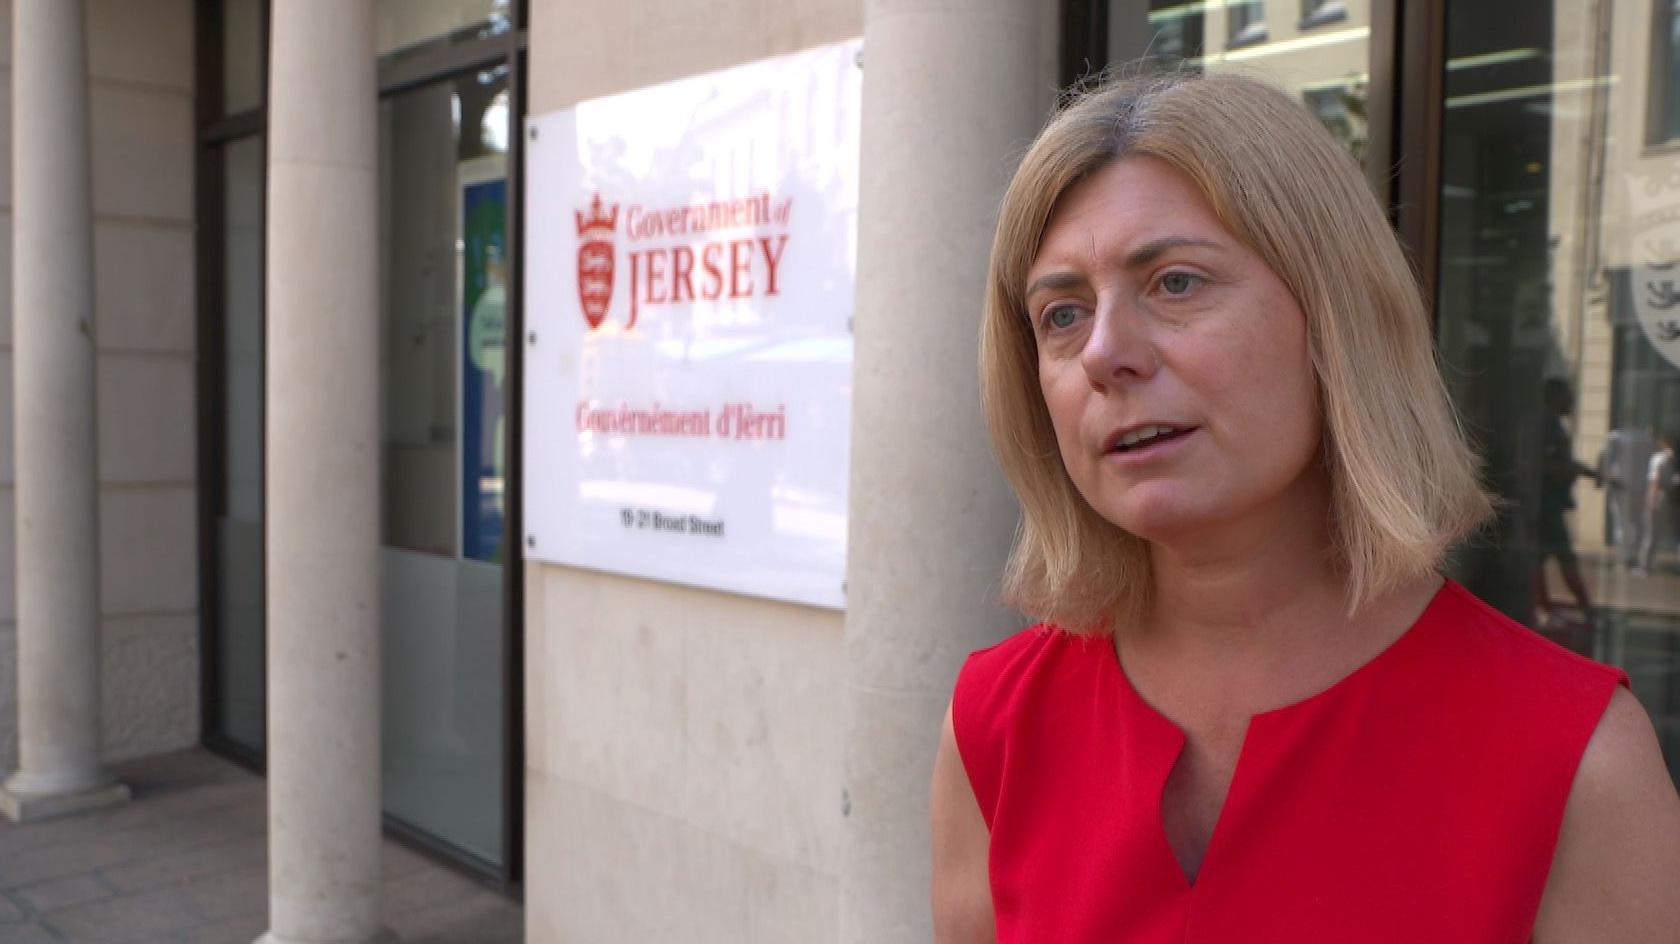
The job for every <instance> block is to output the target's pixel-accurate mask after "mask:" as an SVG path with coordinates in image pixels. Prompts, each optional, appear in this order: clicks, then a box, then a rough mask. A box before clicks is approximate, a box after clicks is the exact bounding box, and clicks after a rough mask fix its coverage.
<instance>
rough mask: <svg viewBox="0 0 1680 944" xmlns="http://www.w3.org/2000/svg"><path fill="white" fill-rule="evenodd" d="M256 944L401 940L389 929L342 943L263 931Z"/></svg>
mask: <svg viewBox="0 0 1680 944" xmlns="http://www.w3.org/2000/svg"><path fill="white" fill-rule="evenodd" d="M256 944H401V939H400V938H398V937H397V932H395V931H393V930H391V929H390V928H380V929H379V932H378V933H377V934H375V935H374V936H373V937H370V938H365V939H362V940H354V939H351V938H345V939H344V940H342V941H333V942H322V941H315V940H309V941H299V940H294V939H292V938H289V937H281V936H280V935H278V934H275V933H274V932H273V931H264V932H263V933H262V934H261V935H259V936H258V937H257V940H256Z"/></svg>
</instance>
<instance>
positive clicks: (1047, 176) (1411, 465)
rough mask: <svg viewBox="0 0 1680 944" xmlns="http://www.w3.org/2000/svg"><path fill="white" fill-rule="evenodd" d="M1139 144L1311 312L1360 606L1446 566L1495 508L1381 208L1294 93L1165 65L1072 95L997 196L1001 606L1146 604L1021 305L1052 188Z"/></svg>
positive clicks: (992, 376) (1312, 343) (1339, 519)
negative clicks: (1008, 493)
mask: <svg viewBox="0 0 1680 944" xmlns="http://www.w3.org/2000/svg"><path fill="white" fill-rule="evenodd" d="M1142 155H1147V156H1149V157H1152V158H1155V159H1157V160H1160V161H1163V162H1165V163H1166V164H1168V165H1170V166H1171V167H1173V168H1175V169H1176V170H1177V171H1178V172H1180V173H1182V174H1183V175H1184V176H1185V177H1186V178H1188V179H1189V180H1190V181H1191V182H1192V183H1193V184H1194V185H1195V187H1196V188H1197V189H1198V190H1199V191H1200V192H1201V194H1202V196H1203V197H1205V198H1206V200H1207V201H1208V204H1209V205H1210V206H1211V207H1212V209H1213V211H1214V213H1215V214H1216V216H1217V217H1218V219H1219V220H1220V222H1221V223H1222V224H1223V225H1224V227H1225V228H1226V229H1227V230H1229V231H1230V232H1231V233H1232V234H1233V235H1234V236H1236V237H1237V238H1238V239H1240V240H1241V241H1242V242H1243V243H1244V244H1246V245H1247V246H1248V247H1249V248H1250V249H1252V250H1253V251H1254V252H1255V253H1257V254H1258V255H1259V256H1260V258H1261V259H1263V260H1264V261H1265V263H1266V265H1267V266H1269V267H1270V268H1271V270H1272V271H1273V272H1274V273H1275V274H1276V275H1277V276H1278V278H1279V279H1281V280H1282V281H1283V283H1284V284H1285V285H1286V286H1288V288H1289V291H1290V292H1291V294H1293V295H1294V297H1295V301H1296V302H1297V303H1298V304H1299V305H1300V307H1301V310H1302V311H1303V312H1304V313H1305V315H1306V321H1307V338H1308V340H1307V344H1308V347H1309V353H1310V357H1311V363H1312V366H1313V373H1314V375H1315V377H1316V380H1317V388H1318V400H1319V407H1320V410H1321V414H1322V429H1323V433H1322V442H1321V446H1320V458H1321V461H1322V462H1323V463H1324V466H1325V469H1326V472H1327V478H1328V480H1329V483H1330V489H1331V498H1330V505H1331V510H1330V521H1329V523H1328V524H1329V528H1330V533H1331V536H1332V540H1333V548H1332V552H1333V553H1334V555H1335V557H1336V560H1335V564H1336V566H1337V567H1338V569H1339V570H1340V572H1342V573H1343V574H1344V577H1345V581H1346V585H1347V594H1348V610H1349V612H1350V613H1352V612H1355V611H1357V610H1358V609H1359V608H1360V607H1362V606H1363V605H1364V604H1365V603H1368V602H1370V601H1371V600H1372V599H1373V598H1374V597H1376V596H1377V595H1379V594H1381V593H1383V592H1385V591H1386V590H1389V589H1391V588H1394V587H1396V586H1397V585H1399V584H1401V583H1402V582H1404V581H1406V580H1408V579H1411V578H1415V577H1420V576H1422V575H1424V574H1425V573H1427V572H1429V571H1430V570H1432V569H1434V568H1435V567H1436V566H1437V565H1438V564H1439V562H1440V560H1441V557H1442V555H1443V554H1444V553H1445V552H1446V550H1447V548H1448V547H1449V546H1451V545H1452V544H1454V543H1455V542H1457V541H1458V540H1460V539H1461V538H1464V537H1466V536H1467V535H1469V534H1471V533H1472V532H1474V531H1475V530H1476V529H1477V527H1478V526H1479V525H1481V523H1482V522H1484V521H1485V520H1486V519H1487V518H1488V517H1489V515H1490V513H1491V511H1492V503H1491V499H1490V498H1489V496H1488V495H1487V493H1486V492H1485V491H1484V490H1483V489H1482V486H1481V484H1480V481H1479V462H1478V460H1477V458H1476V456H1475V454H1474V452H1473V451H1472V450H1471V448H1470V447H1469V445H1468V443H1467V442H1466V441H1465V436H1464V432H1463V429H1462V428H1461V426H1460V425H1459V422H1458V419H1457V416H1456V414H1455V413H1454V412H1453V409H1452V407H1451V405H1450V401H1449V400H1448V397H1447V391H1446V387H1445V384H1444V383H1443V382H1442V380H1441V374H1440V370H1439V368H1438V367H1437V365H1436V362H1435V352H1434V345H1433V343H1432V340H1431V337H1430V327H1429V321H1428V314H1427V311H1426V309H1425V307H1424V302H1423V299H1422V298H1421V297H1420V295H1419V292H1418V286H1417V282H1416V279H1415V278H1414V276H1413V274H1412V270H1411V267H1410V265H1409V264H1408V263H1407V261H1406V257H1405V255H1404V253H1403V252H1402V251H1401V248H1400V245H1399V243H1398V242H1397V241H1396V239H1395V235H1394V232H1393V230H1392V229H1391V228H1390V226H1389V224H1388V220H1387V219H1386V218H1385V216H1384V213H1383V209H1382V207H1381V206H1380V205H1378V203H1377V201H1376V199H1375V197H1374V196H1373V195H1372V193H1371V191H1370V188H1369V187H1368V185H1367V184H1366V182H1365V178H1364V176H1363V175H1362V173H1361V171H1360V168H1359V166H1358V164H1357V163H1356V162H1355V160H1354V159H1353V157H1352V156H1351V155H1350V154H1349V153H1348V151H1347V150H1346V149H1345V148H1344V147H1343V146H1342V145H1341V144H1340V143H1339V142H1338V141H1337V140H1336V139H1335V138H1334V137H1333V136H1332V135H1331V134H1330V133H1329V132H1328V131H1327V130H1325V128H1324V127H1323V126H1322V125H1321V124H1320V123H1319V122H1318V120H1317V119H1316V118H1315V117H1314V116H1313V115H1312V114H1311V113H1309V112H1308V111H1307V110H1306V108H1305V107H1304V106H1303V105H1301V104H1299V103H1297V102H1296V101H1295V100H1294V99H1293V98H1291V97H1290V96H1289V95H1287V94H1286V93H1284V92H1282V91H1280V90H1279V89H1277V88H1275V87H1273V86H1271V85H1269V84H1267V83H1265V82H1263V81H1260V80H1257V79H1254V78H1250V77H1246V76H1242V75H1238V74H1233V73H1216V74H1197V73H1191V72H1176V73H1160V74H1154V75H1147V76H1142V77H1135V78H1129V79H1123V80H1109V81H1106V82H1104V83H1102V84H1100V85H1098V86H1096V87H1094V88H1092V89H1091V90H1089V91H1086V92H1083V93H1079V94H1076V95H1075V96H1074V97H1072V98H1071V99H1070V100H1069V101H1068V102H1067V103H1066V104H1065V105H1064V106H1063V107H1062V108H1061V109H1060V110H1059V112H1058V113H1057V114H1056V115H1055V117H1054V118H1052V119H1051V121H1050V123H1049V124H1048V125H1046V126H1045V128H1044V130H1043V132H1042V133H1040V134H1039V136H1038V139H1037V140H1036V141H1034V142H1033V144H1032V147H1031V148H1030V149H1029V150H1028V151H1027V154H1026V156H1025V157H1024V158H1023V159H1022V161H1021V164H1020V166H1019V168H1017V170H1016V171H1015V177H1014V179H1013V180H1012V181H1011V182H1010V184H1009V189H1008V191H1007V192H1006V193H1005V195H1004V198H1003V205H1002V208H1001V210H1000V213H999V219H998V224H997V234H996V238H995V240H994V242H993V244H992V255H991V271H990V273H989V275H988V285H987V292H986V310H985V316H984V322H983V325H982V327H981V337H980V384H981V397H982V401H983V406H984V409H985V414H986V422H987V426H988V427H989V428H990V432H991V437H992V442H993V446H994V448H995V449H996V451H997V454H998V458H999V461H1000V462H1001V464H1002V466H1003V470H1004V473H1005V474H1006V475H1007V476H1008V478H1009V481H1010V483H1011V484H1012V485H1013V486H1014V489H1015V493H1016V495H1017V496H1018V497H1019V499H1020V501H1021V506H1022V521H1021V527H1020V529H1019V532H1018V533H1017V535H1016V541H1015V547H1014V550H1013V552H1012V553H1011V556H1010V560H1009V564H1008V567H1007V570H1006V573H1005V575H1004V585H1003V589H1004V598H1005V600H1006V601H1007V602H1009V603H1011V604H1013V605H1014V606H1017V607H1019V608H1020V609H1022V610H1023V611H1025V612H1026V613H1028V614H1030V615H1031V616H1033V617H1035V618H1038V619H1043V620H1047V621H1051V622H1055V623H1058V624H1060V625H1061V626H1063V627H1065V628H1068V629H1070V630H1074V631H1079V632H1098V633H1101V632H1107V631H1109V630H1111V629H1112V628H1113V627H1114V626H1115V625H1117V624H1118V625H1124V624H1125V623H1128V622H1133V621H1136V620H1138V619H1140V618H1142V617H1143V616H1144V614H1145V613H1146V611H1147V608H1148V604H1149V601H1150V594H1151V589H1152V575H1151V572H1150V562H1149V552H1148V546H1147V544H1146V543H1145V542H1144V541H1143V540H1142V539H1141V538H1138V537H1136V536H1135V535H1132V534H1130V533H1128V532H1126V531H1123V530H1121V529H1120V528H1119V527H1117V526H1115V525H1113V524H1111V523H1110V522H1108V521H1107V520H1105V519H1103V518H1102V517H1101V516H1100V515H1098V514H1097V513H1096V511H1094V510H1093V509H1092V508H1091V506H1090V505H1089V504H1088V503H1087V502H1086V501H1085V500H1084V498H1083V497H1081V496H1080V494H1079V492H1078V491H1077V489H1076V488H1075V487H1074V484H1073V482H1072V480H1071V479H1069V478H1068V474H1067V471H1066V469H1065V468H1064V467H1063V464H1062V461H1061V458H1060V452H1059V451H1058V449H1057V445H1056V434H1055V431H1054V429H1053V428H1052V426H1051V423H1050V415H1049V413H1048V411H1047V410H1046V408H1045V405H1044V399H1043V396H1042V394H1041V392H1040V387H1039V377H1038V351H1037V342H1036V341H1035V339H1034V334H1033V331H1032V327H1031V323H1030V320H1029V318H1028V315H1027V311H1026V305H1025V298H1024V292H1025V289H1026V278H1027V270H1028V268H1029V267H1030V266H1031V265H1032V263H1033V260H1034V258H1035V257H1036V256H1037V254H1038V250H1039V245H1040V243H1041V241H1042V240H1043V238H1044V232H1045V228H1046V226H1047V225H1048V222H1049V219H1050V216H1051V213H1052V212H1053V210H1054V209H1055V207H1056V204H1057V201H1058V200H1060V199H1061V197H1062V195H1063V194H1065V193H1067V192H1068V190H1069V189H1070V188H1072V187H1073V186H1074V185H1076V184H1078V183H1079V182H1080V181H1083V180H1085V179H1086V178H1088V177H1090V176H1091V175H1092V174H1093V173H1095V172H1096V171H1097V170H1099V169H1101V168H1103V167H1105V166H1107V165H1110V164H1113V163H1114V162H1116V161H1120V160H1123V159H1126V158H1129V157H1135V156H1142Z"/></svg>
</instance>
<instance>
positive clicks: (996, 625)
mask: <svg viewBox="0 0 1680 944" xmlns="http://www.w3.org/2000/svg"><path fill="white" fill-rule="evenodd" d="M1058 6H1059V5H1058V4H1041V3H1038V2H1035V0H969V2H965V3H960V4H953V3H950V2H949V0H868V2H867V3H866V5H865V8H864V10H865V13H864V17H865V19H864V49H863V141H862V162H863V163H862V167H861V173H862V177H861V181H860V201H861V205H860V214H859V218H858V276H857V311H856V316H855V319H854V327H855V335H856V348H855V354H854V357H855V360H854V387H853V394H852V430H853V432H852V446H851V449H852V478H851V499H850V502H851V509H850V518H851V532H850V547H851V555H850V560H849V561H848V564H847V584H848V588H847V609H846V679H847V692H846V701H847V718H846V732H845V751H846V758H845V778H846V779H845V791H846V794H845V798H844V801H843V803H844V808H845V810H846V825H845V843H844V847H843V856H842V861H841V875H840V896H841V901H840V940H841V941H842V942H843V944H854V942H855V944H899V942H903V944H910V942H917V944H921V942H925V941H928V940H931V939H932V937H933V929H932V923H931V919H930V916H929V907H928V891H929V865H928V862H929V852H928V808H927V797H928V784H929V778H930V777H931V775H932V771H933V755H934V751H935V749H936V748H937V746H938V741H939V728H940V720H941V719H942V718H943V717H944V711H945V705H946V702H947V700H948V699H949V697H950V693H951V683H952V681H953V679H954V678H955V677H956V671H957V668H958V666H959V665H960V664H961V662H962V658H963V656H964V655H965V654H966V653H967V652H968V651H970V650H972V649H975V648H978V647H980V646H984V645H988V644H990V643H991V642H994V641H996V640H997V639H999V638H1001V637H1002V636H1004V635H1005V634H1006V633H1008V632H1009V631H1010V630H1012V629H1013V628H1015V627H1016V626H1017V625H1018V623H1017V621H1016V619H1015V617H1014V616H1013V615H1012V614H1010V613H1009V612H1008V611H1006V610H1005V609H1003V608H1002V607H1000V606H999V605H998V604H997V602H996V596H997V585H998V577H999V574H1000V572H1001V569H1002V565H1003V561H1004V558H1005V556H1006V555H1007V552H1008V549H1009V543H1010V539H1011V536H1012V534H1013V533H1014V528H1015V522H1016V519H1017V514H1018V513H1017V510H1016V505H1015V502H1014V499H1013V498H1012V496H1011V495H1010V493H1009V490H1008V487H1007V486H1006V484H1005V483H1004V480H1003V476H1002V474H1001V473H1000V472H999V471H998V469H997V463H996V460H995V459H994V458H993V457H992V453H991V449H990V446H989V445H988V442H987V439H986V430H985V426H984V423H983V421H982V419H981V415H980V405H979V385H978V380H977V377H976V370H975V358H976V355H977V352H978V347H979V325H980V306H981V299H982V290H983V286H984V282H985V274H986V259H987V255H988V253H989V251H990V248H991V238H992V227H993V225H994V222H995V220H996V211H997V206H998V203H999V201H1000V200H1001V198H1002V196H1003V188H1004V186H1005V185H1006V184H1007V182H1008V178H1009V173H1010V171H1011V170H1012V169H1013V165H1014V161H1015V159H1016V158H1017V157H1018V156H1019V155H1020V153H1021V152H1022V150H1023V149H1024V147H1025V145H1026V144H1027V143H1028V142H1029V141H1030V140H1031V139H1032V136H1033V134H1034V133H1035V132H1036V131H1037V129H1038V128H1039V126H1040V125H1041V124H1042V123H1043V121H1044V119H1045V118H1046V117H1047V115H1048V112H1049V106H1050V104H1051V101H1052V98H1053V94H1054V90H1055V77H1054V72H1053V71H1049V69H1047V68H1046V65H1047V60H1048V64H1049V65H1050V67H1051V68H1052V69H1053V64H1054V58H1053V56H1046V54H1045V53H1046V51H1047V50H1053V49H1054V48H1055V40H1056V37H1055V35H1054V33H1055V21H1054V20H1053V19H1051V18H1050V17H1051V16H1053V15H1054V11H1055V10H1056V9H1057V8H1058ZM1046 10H1049V11H1050V14H1049V15H1047V14H1046Z"/></svg>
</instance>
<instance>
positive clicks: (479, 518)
mask: <svg viewBox="0 0 1680 944" xmlns="http://www.w3.org/2000/svg"><path fill="white" fill-rule="evenodd" d="M461 200H462V203H461V235H462V243H463V246H462V249H463V259H462V262H461V302H462V314H463V318H462V320H461V323H462V326H463V329H464V330H463V337H462V339H461V340H462V344H461V352H462V358H463V363H462V365H461V368H462V369H461V487H462V496H461V517H462V520H461V555H462V556H463V557H465V558H467V559H470V560H480V561H486V562H490V563H500V562H501V561H502V559H503V548H502V537H503V531H504V526H503V513H504V512H503V509H504V502H503V495H504V490H505V487H506V483H507V477H506V470H507V463H506V458H505V457H506V452H505V444H506V438H507V428H506V427H507V424H506V417H507V408H506V404H507V387H506V380H507V320H506V310H507V181H506V180H505V179H492V180H481V181H475V182H469V183H465V184H463V185H462V187H461Z"/></svg>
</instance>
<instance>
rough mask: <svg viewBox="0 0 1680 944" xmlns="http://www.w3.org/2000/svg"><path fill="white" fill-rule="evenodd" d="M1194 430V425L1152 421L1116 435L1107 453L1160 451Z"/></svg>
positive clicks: (1133, 454)
mask: <svg viewBox="0 0 1680 944" xmlns="http://www.w3.org/2000/svg"><path fill="white" fill-rule="evenodd" d="M1195 431H1196V427H1194V426H1169V425H1166V424H1164V423H1152V424H1148V425H1144V426H1137V427H1134V428H1132V429H1130V430H1127V431H1126V432H1125V433H1123V434H1121V435H1120V436H1118V437H1116V438H1115V439H1114V441H1113V443H1112V445H1110V446H1109V449H1108V454H1109V455H1119V456H1142V455H1144V454H1148V453H1153V452H1157V451H1160V450H1161V449H1163V448H1164V447H1165V446H1168V445H1170V444H1172V443H1175V442H1178V441H1179V440H1182V439H1183V438H1184V437H1186V436H1188V435H1190V434H1191V433H1193V432H1195Z"/></svg>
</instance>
